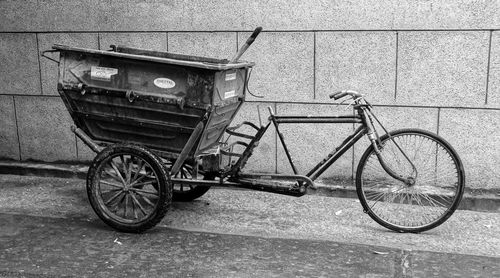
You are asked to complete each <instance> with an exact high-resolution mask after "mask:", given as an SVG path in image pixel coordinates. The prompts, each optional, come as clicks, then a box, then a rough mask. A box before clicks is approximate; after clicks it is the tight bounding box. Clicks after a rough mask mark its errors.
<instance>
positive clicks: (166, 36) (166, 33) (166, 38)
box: [165, 32, 169, 52]
mask: <svg viewBox="0 0 500 278" xmlns="http://www.w3.org/2000/svg"><path fill="white" fill-rule="evenodd" d="M165 40H166V41H167V52H168V51H169V50H168V32H165Z"/></svg>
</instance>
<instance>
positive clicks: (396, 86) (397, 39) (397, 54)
mask: <svg viewBox="0 0 500 278" xmlns="http://www.w3.org/2000/svg"><path fill="white" fill-rule="evenodd" d="M398 56H399V32H397V31H396V70H395V73H394V74H395V76H394V100H396V99H397V96H398V62H399V58H398Z"/></svg>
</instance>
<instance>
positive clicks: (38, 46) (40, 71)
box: [35, 33, 43, 95]
mask: <svg viewBox="0 0 500 278" xmlns="http://www.w3.org/2000/svg"><path fill="white" fill-rule="evenodd" d="M35 40H36V50H37V51H36V57H37V59H38V77H39V80H40V95H43V85H42V64H41V63H40V45H39V43H38V33H35Z"/></svg>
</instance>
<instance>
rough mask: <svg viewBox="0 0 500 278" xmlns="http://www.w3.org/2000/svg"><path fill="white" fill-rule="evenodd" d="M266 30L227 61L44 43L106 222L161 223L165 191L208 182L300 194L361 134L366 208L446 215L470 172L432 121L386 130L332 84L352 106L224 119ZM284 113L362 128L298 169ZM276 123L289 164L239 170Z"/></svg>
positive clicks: (404, 226)
mask: <svg viewBox="0 0 500 278" xmlns="http://www.w3.org/2000/svg"><path fill="white" fill-rule="evenodd" d="M261 30H262V28H260V27H259V28H257V29H256V30H255V31H254V32H253V34H252V35H251V36H250V38H249V39H248V40H247V42H246V43H245V44H244V45H243V46H242V47H241V49H240V50H239V51H238V52H237V53H236V54H235V56H234V57H232V59H230V60H222V59H213V58H207V57H198V56H188V55H181V54H174V53H169V52H159V51H151V50H144V49H138V48H132V47H126V46H111V49H110V50H108V51H101V50H93V49H84V48H77V47H70V46H65V45H54V46H53V49H51V50H47V51H44V52H43V53H42V55H43V56H44V57H47V58H49V59H52V57H50V56H48V55H47V53H48V52H59V54H60V55H59V60H55V59H52V60H54V61H56V62H57V63H59V81H58V85H57V88H58V92H59V94H60V96H61V98H62V100H63V101H64V104H65V106H66V108H67V109H68V111H69V113H70V115H71V117H72V119H73V121H74V124H75V125H74V126H72V131H73V132H74V133H75V134H76V135H77V136H78V138H80V139H81V140H82V141H83V142H84V143H85V144H86V145H87V146H88V147H89V148H90V149H92V150H93V151H94V152H96V153H97V155H96V157H95V159H94V160H93V162H92V164H91V165H90V168H89V170H88V174H87V193H88V198H89V201H90V204H91V206H92V208H93V209H94V211H95V212H96V214H97V215H98V216H99V217H100V218H101V219H102V221H104V222H105V223H106V224H108V225H109V226H111V227H113V228H115V229H117V230H119V231H123V232H143V231H146V230H148V229H150V228H152V227H154V226H155V225H156V224H157V223H158V222H160V220H161V219H162V218H163V217H164V216H165V214H166V213H167V211H168V208H169V205H170V204H171V202H172V201H191V200H194V199H196V198H198V197H200V196H202V195H203V194H205V193H206V192H207V191H208V190H209V188H210V187H211V186H233V187H242V188H248V189H253V190H260V191H267V192H273V193H279V194H285V195H291V196H302V195H304V194H306V193H307V192H308V190H311V189H314V188H315V185H314V181H315V180H316V179H317V178H318V177H319V176H320V175H321V174H322V173H323V172H324V171H325V170H326V169H327V168H328V167H330V166H331V165H332V164H333V163H334V162H335V161H336V160H337V159H338V158H339V157H341V156H342V155H343V154H344V153H345V152H346V151H347V150H348V149H350V148H351V147H352V146H353V145H354V144H355V143H356V142H357V141H358V140H359V139H360V138H362V137H364V136H366V137H367V138H368V140H369V142H370V145H369V147H368V148H367V150H366V151H365V152H364V153H363V155H362V156H361V158H360V160H359V164H358V166H357V171H356V175H355V184H356V191H357V195H358V198H359V200H360V203H361V205H362V208H363V210H364V212H366V213H367V214H368V215H369V216H370V217H371V218H372V219H374V220H375V221H376V222H378V223H379V224H381V225H383V226H384V227H386V228H389V229H392V230H394V231H398V232H422V231H426V230H429V229H432V228H434V227H436V226H438V225H440V224H442V223H443V222H444V221H446V219H448V218H449V217H450V216H451V215H452V214H453V212H454V211H455V210H456V208H457V206H458V204H459V202H460V200H461V198H462V195H463V192H464V183H465V177H464V170H463V166H462V162H461V160H460V158H459V157H458V155H457V153H456V151H455V150H454V149H453V148H452V147H451V146H450V144H449V143H448V142H446V141H445V140H444V139H443V138H441V137H440V136H438V135H436V134H433V133H431V132H428V131H424V130H419V129H401V130H396V131H391V132H389V131H387V130H386V129H385V128H384V127H383V125H382V124H381V123H380V121H379V120H378V118H377V117H376V116H375V114H374V106H372V105H371V104H370V103H369V102H368V101H367V100H366V99H365V98H364V96H363V95H362V94H360V93H358V92H355V91H350V90H347V91H340V92H335V93H332V94H331V95H330V98H332V99H334V100H340V99H343V100H344V101H348V102H349V103H348V106H347V107H352V109H353V110H354V112H355V113H353V114H351V115H340V116H338V115H332V116H297V115H294V116H285V115H276V114H275V113H274V112H273V111H272V109H271V108H269V117H268V118H267V121H264V123H263V122H262V121H260V122H259V123H257V124H256V123H251V122H247V121H244V122H243V123H241V124H239V125H237V126H233V127H230V124H231V121H232V120H233V119H234V117H235V115H236V114H237V113H238V111H239V109H240V108H241V106H242V104H243V103H244V101H245V96H246V93H247V92H248V82H249V78H250V73H251V70H252V67H253V66H254V63H251V62H245V61H240V60H239V58H240V57H241V55H242V54H243V52H245V50H246V49H247V48H248V47H249V46H250V45H251V44H252V42H253V41H254V40H255V38H256V37H257V36H258V34H259V33H260V31H261ZM259 115H260V113H259ZM288 123H294V124H297V123H303V124H340V123H347V124H356V125H358V127H357V129H356V130H355V131H354V132H353V134H351V135H349V136H348V137H347V138H346V139H345V140H344V141H343V142H342V143H341V144H340V146H338V147H336V148H333V149H332V151H331V152H329V153H328V154H325V156H326V157H325V158H324V159H323V160H321V161H320V162H319V163H318V164H317V165H316V166H315V167H314V168H313V169H311V170H310V171H309V172H308V173H306V174H299V172H298V170H297V168H296V166H295V164H294V162H293V160H292V157H291V155H290V152H289V151H288V147H287V145H286V143H285V138H284V136H283V134H282V133H281V132H280V130H279V126H280V125H283V124H288ZM271 125H272V126H274V128H275V129H276V134H277V137H278V138H279V141H280V143H281V145H282V147H283V150H284V152H285V154H286V157H287V160H288V162H289V163H290V165H291V168H292V171H293V174H276V173H255V172H254V173H248V172H245V171H244V167H245V164H246V163H247V161H248V159H249V158H250V156H251V155H252V152H253V151H254V149H255V148H256V147H257V146H258V144H259V142H260V141H261V139H262V138H263V136H264V134H265V133H266V131H267V130H269V128H270V126H271ZM380 131H382V132H383V135H381V134H379V132H380ZM299 134H300V133H299ZM298 136H300V135H298ZM303 139H304V140H305V141H306V142H307V138H303Z"/></svg>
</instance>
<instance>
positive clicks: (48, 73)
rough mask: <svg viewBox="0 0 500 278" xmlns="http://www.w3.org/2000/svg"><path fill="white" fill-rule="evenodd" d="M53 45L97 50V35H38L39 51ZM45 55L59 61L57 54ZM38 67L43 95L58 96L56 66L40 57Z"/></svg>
mask: <svg viewBox="0 0 500 278" xmlns="http://www.w3.org/2000/svg"><path fill="white" fill-rule="evenodd" d="M54 44H65V45H69V46H75V47H84V48H92V49H97V48H98V43H97V33H44V34H39V35H38V48H39V51H44V50H49V49H52V46H53V45H54ZM46 55H47V56H50V57H52V58H53V59H55V60H57V61H59V52H54V53H47V54H46ZM40 67H41V76H42V93H43V94H44V95H58V92H57V81H58V80H57V79H58V73H59V72H58V64H57V63H55V62H53V61H50V60H48V59H46V58H44V57H40Z"/></svg>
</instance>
